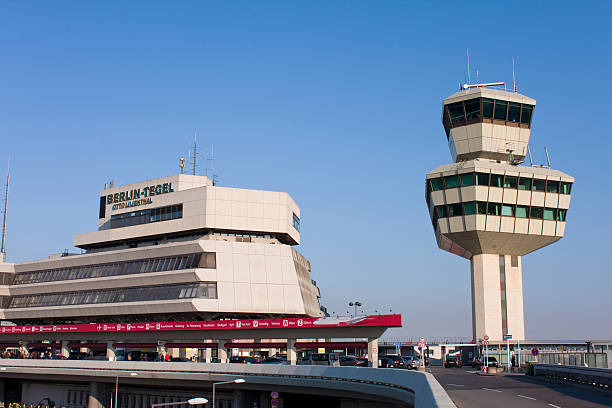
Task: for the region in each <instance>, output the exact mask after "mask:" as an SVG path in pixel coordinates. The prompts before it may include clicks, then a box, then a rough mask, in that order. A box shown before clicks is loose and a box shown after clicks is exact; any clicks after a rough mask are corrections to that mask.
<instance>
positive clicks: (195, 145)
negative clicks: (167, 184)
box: [193, 130, 198, 176]
mask: <svg viewBox="0 0 612 408" xmlns="http://www.w3.org/2000/svg"><path fill="white" fill-rule="evenodd" d="M197 166H198V140H197V133H196V131H195V130H194V131H193V175H194V176H195V175H196V168H197Z"/></svg>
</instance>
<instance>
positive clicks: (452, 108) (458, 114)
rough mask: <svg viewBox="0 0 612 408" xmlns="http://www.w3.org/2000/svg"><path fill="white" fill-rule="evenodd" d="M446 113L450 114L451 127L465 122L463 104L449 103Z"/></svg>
mask: <svg viewBox="0 0 612 408" xmlns="http://www.w3.org/2000/svg"><path fill="white" fill-rule="evenodd" d="M448 112H449V114H450V120H451V124H452V125H453V126H455V125H457V124H461V123H463V122H464V121H465V112H464V111H463V103H461V102H457V103H451V104H450V105H448Z"/></svg>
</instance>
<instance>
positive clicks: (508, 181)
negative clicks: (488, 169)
mask: <svg viewBox="0 0 612 408" xmlns="http://www.w3.org/2000/svg"><path fill="white" fill-rule="evenodd" d="M516 185H517V177H515V176H506V177H505V178H504V187H505V188H516Z"/></svg>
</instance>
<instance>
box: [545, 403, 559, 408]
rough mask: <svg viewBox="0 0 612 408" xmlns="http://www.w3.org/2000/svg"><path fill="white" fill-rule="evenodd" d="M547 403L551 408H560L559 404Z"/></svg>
mask: <svg viewBox="0 0 612 408" xmlns="http://www.w3.org/2000/svg"><path fill="white" fill-rule="evenodd" d="M548 405H550V406H551V407H553V408H561V407H560V406H558V405H555V404H548Z"/></svg>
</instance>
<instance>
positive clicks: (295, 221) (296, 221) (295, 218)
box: [293, 213, 300, 232]
mask: <svg viewBox="0 0 612 408" xmlns="http://www.w3.org/2000/svg"><path fill="white" fill-rule="evenodd" d="M293 228H295V229H296V231H297V232H300V217H298V216H297V215H295V213H293Z"/></svg>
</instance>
